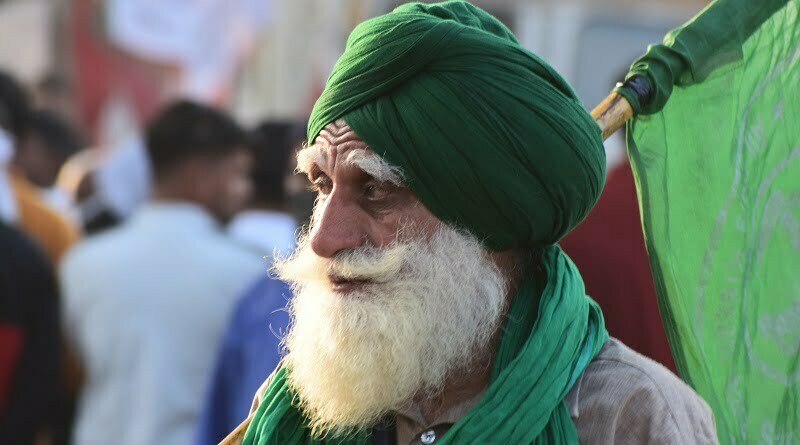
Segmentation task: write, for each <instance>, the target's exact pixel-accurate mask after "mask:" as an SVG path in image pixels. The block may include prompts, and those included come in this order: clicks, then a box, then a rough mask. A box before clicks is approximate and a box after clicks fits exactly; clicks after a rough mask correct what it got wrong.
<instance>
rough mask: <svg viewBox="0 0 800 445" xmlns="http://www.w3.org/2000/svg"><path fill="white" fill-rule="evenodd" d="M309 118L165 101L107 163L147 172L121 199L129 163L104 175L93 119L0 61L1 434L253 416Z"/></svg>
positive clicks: (37, 435) (84, 437) (136, 430)
mask: <svg viewBox="0 0 800 445" xmlns="http://www.w3.org/2000/svg"><path fill="white" fill-rule="evenodd" d="M303 128H304V127H303V125H302V124H301V123H295V122H263V123H261V124H258V125H256V126H255V127H254V128H243V127H242V126H240V125H239V124H238V123H237V122H236V121H235V120H234V119H233V118H232V117H230V116H229V115H228V114H227V113H226V112H225V111H223V110H221V109H219V108H215V107H213V106H209V105H203V104H200V103H197V102H191V101H188V100H178V101H170V102H167V103H165V104H164V105H163V106H162V107H160V108H159V110H158V112H157V113H156V114H155V115H154V116H153V117H152V118H151V119H150V120H149V121H148V122H147V123H146V125H144V127H143V131H142V137H141V141H142V142H141V144H136V145H133V146H132V147H131V148H126V149H125V150H130V153H127V152H126V153H125V159H124V162H122V164H121V165H119V166H115V165H114V164H113V162H111V163H109V161H108V160H106V161H105V162H104V163H98V164H97V165H102V166H103V168H106V166H108V165H111V166H112V167H113V168H114V169H117V170H118V171H120V172H124V171H125V170H126V169H129V168H136V165H138V164H137V162H139V163H140V164H141V165H140V167H142V168H143V169H144V170H146V172H147V177H148V178H149V180H148V182H147V184H146V185H147V192H146V193H147V197H146V198H144V200H143V202H141V203H139V204H138V205H136V206H135V210H133V211H131V212H130V214H128V215H122V214H121V212H119V211H118V210H117V209H115V208H114V206H113V205H108V203H107V201H106V200H105V199H104V197H103V194H101V193H98V191H99V188H100V187H103V186H104V184H106V182H111V183H113V182H115V181H119V180H120V179H122V180H125V179H124V178H125V174H124V173H111V174H109V173H105V174H106V175H108V176H109V177H108V178H106V179H101V178H100V176H101V175H102V174H103V173H101V170H102V169H100V168H94V169H92V168H90V167H87V166H91V163H90V162H88V161H86V159H87V158H89V157H91V156H93V155H94V156H96V154H95V153H92V152H91V150H88V149H86V148H85V146H86V144H85V143H84V142H83V137H82V135H80V134H79V132H78V131H77V130H76V129H75V128H74V127H72V126H71V125H70V123H69V122H68V121H67V120H66V119H64V118H62V117H60V116H59V115H58V113H56V112H54V111H52V110H48V109H46V108H43V107H39V106H37V105H36V104H35V103H33V101H32V100H31V97H30V94H29V91H27V90H26V89H25V87H24V86H23V85H21V84H20V83H19V82H18V81H17V80H15V79H14V78H13V77H12V76H10V75H8V74H7V73H0V153H2V161H1V162H2V164H0V165H2V169H1V170H0V193H2V195H0V196H2V198H1V199H0V204H2V217H1V218H0V246H2V256H0V345H2V348H0V351H2V361H0V365H2V367H0V414H2V417H1V418H0V443H9V444H11V443H14V444H27V443H70V442H74V443H108V442H109V440H110V439H111V438H114V442H115V443H131V444H134V443H153V442H157V443H175V444H181V443H195V442H197V443H216V442H217V441H218V440H219V439H221V438H222V437H224V435H225V433H226V432H227V431H229V430H231V429H233V427H235V426H236V424H237V423H238V421H239V420H241V419H242V418H243V417H246V413H247V408H248V403H247V402H246V400H247V399H248V398H249V397H251V396H252V394H253V393H254V392H255V390H256V389H257V388H258V386H259V385H260V384H261V382H262V380H263V378H264V376H265V375H268V374H269V372H270V371H271V370H272V369H273V368H274V367H275V365H276V364H277V358H278V341H279V336H278V335H275V333H274V332H272V331H271V330H270V329H269V326H270V319H273V318H274V324H275V329H276V330H285V328H286V325H287V323H288V320H286V316H285V314H283V313H281V312H280V309H281V308H282V306H283V304H282V303H284V302H285V300H286V298H288V297H289V294H288V291H287V290H286V288H285V287H284V286H283V285H282V284H281V283H278V282H276V281H275V280H273V279H272V278H270V276H269V274H268V273H267V271H268V269H269V266H270V259H271V258H273V256H274V255H285V254H287V253H289V252H290V251H291V249H292V247H293V246H294V242H295V241H294V240H295V232H296V230H297V227H298V222H299V219H298V217H296V216H294V215H292V214H291V213H290V211H289V207H288V206H287V193H286V185H287V182H288V181H290V179H291V176H292V170H293V165H292V159H293V151H294V150H295V149H296V148H297V146H298V144H299V142H300V139H301V135H302V133H303ZM115 156H120V155H116V154H115ZM137 158H141V159H139V161H137V160H136V159H137ZM71 164H72V165H71ZM76 170H82V171H80V172H76ZM65 177H66V179H64V178H65ZM104 181H105V182H104ZM126 186H127V184H123V185H122V187H126ZM111 187H113V185H112V186H111ZM295 201H297V200H295ZM305 213H306V214H307V211H306V212H305ZM301 218H302V216H301ZM266 294H268V295H269V296H270V297H269V298H266V299H265V298H264V295H266ZM265 301H266V302H268V303H269V304H270V305H271V306H270V307H265V306H264V302H265ZM234 314H236V316H235V317H234V318H233V322H231V317H232V316H233V315H234ZM248 319H252V320H254V322H251V323H250V324H248ZM248 329H249V331H248ZM237 339H238V340H237ZM223 340H224V343H225V344H224V346H223ZM248 342H251V343H252V344H253V345H254V346H253V347H252V348H251V347H250V346H249V344H248ZM248 354H249V357H248V358H247V363H244V358H245V356H247V355H248ZM218 355H221V357H222V358H220V359H219V361H218V359H217V356H218ZM215 363H216V365H215ZM215 369H216V370H215ZM248 373H249V374H248ZM204 398H209V401H208V402H207V403H205V402H204ZM204 406H206V408H205V410H204V408H203V407H204ZM223 411H224V412H223ZM201 414H202V416H203V418H204V419H205V420H204V422H203V423H202V424H200V423H199V422H198V419H200V416H201ZM117 435H123V436H124V437H117ZM220 435H221V436H220Z"/></svg>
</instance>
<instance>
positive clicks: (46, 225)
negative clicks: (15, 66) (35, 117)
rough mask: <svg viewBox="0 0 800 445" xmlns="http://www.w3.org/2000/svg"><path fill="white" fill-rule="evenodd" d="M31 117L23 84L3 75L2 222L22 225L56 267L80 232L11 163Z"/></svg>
mask: <svg viewBox="0 0 800 445" xmlns="http://www.w3.org/2000/svg"><path fill="white" fill-rule="evenodd" d="M28 115H29V109H28V98H27V96H26V93H25V90H24V89H23V88H22V86H21V85H19V83H18V82H17V81H16V80H15V79H14V78H12V77H11V76H9V75H8V74H6V73H1V72H0V169H2V170H3V172H2V174H1V175H0V176H2V178H0V188H3V189H4V190H3V191H0V201H3V202H2V203H1V204H0V207H1V208H2V214H0V216H2V219H3V220H5V221H6V222H8V223H10V224H12V225H16V226H18V227H19V228H20V229H21V230H22V231H23V232H25V233H27V234H28V235H29V236H30V237H31V238H33V239H34V240H35V241H36V242H37V243H38V244H39V245H40V247H41V248H42V249H43V250H44V251H45V252H46V253H47V256H48V257H49V259H50V260H51V262H52V263H53V264H57V263H58V260H59V259H60V258H61V256H62V255H63V254H64V253H65V252H66V251H67V249H69V247H70V246H71V245H72V244H74V243H75V241H77V239H78V231H77V230H76V229H75V228H74V227H73V226H72V225H71V224H70V223H69V222H68V221H67V220H66V219H65V218H63V217H61V216H60V215H59V214H58V213H57V212H56V211H54V210H52V209H50V208H49V207H48V206H47V204H46V203H45V202H44V200H43V199H42V198H41V197H40V195H39V193H38V190H37V189H36V187H35V186H34V185H33V184H31V183H30V182H29V181H28V179H27V178H25V177H24V176H23V174H22V173H21V172H19V171H17V170H15V169H14V168H12V167H11V166H10V165H9V163H10V160H11V158H12V157H13V154H14V148H15V147H16V145H17V144H18V143H19V141H21V140H22V138H23V137H24V135H25V129H26V127H27V117H28Z"/></svg>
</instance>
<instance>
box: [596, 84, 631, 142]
mask: <svg viewBox="0 0 800 445" xmlns="http://www.w3.org/2000/svg"><path fill="white" fill-rule="evenodd" d="M591 114H592V118H594V120H595V122H597V125H599V126H600V129H601V130H603V140H606V139H608V137H609V136H611V135H612V134H614V132H616V131H617V130H619V129H620V128H621V127H622V126H623V125H625V122H627V121H628V119H630V118H631V117H633V107H631V104H630V103H629V102H628V100H627V99H625V98H624V97H623V96H622V95H621V94H619V93H617V92H616V91H612V92H611V94H609V95H608V96H607V97H606V98H605V99H603V101H602V102H600V104H599V105H597V106H596V107H594V109H593V110H592V113H591Z"/></svg>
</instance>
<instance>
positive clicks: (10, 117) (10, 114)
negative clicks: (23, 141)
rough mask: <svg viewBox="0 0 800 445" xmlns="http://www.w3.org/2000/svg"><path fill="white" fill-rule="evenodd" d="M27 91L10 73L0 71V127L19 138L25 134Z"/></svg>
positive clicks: (28, 111)
mask: <svg viewBox="0 0 800 445" xmlns="http://www.w3.org/2000/svg"><path fill="white" fill-rule="evenodd" d="M29 107H30V105H29V99H28V93H27V92H26V91H25V88H24V87H23V86H22V85H21V84H20V83H19V82H18V81H17V80H16V79H15V78H14V77H13V76H11V74H9V73H7V72H5V71H0V128H2V129H4V130H6V131H7V132H9V133H11V135H12V136H13V137H14V138H16V139H20V138H22V136H23V135H24V134H25V128H26V122H27V120H28V114H29V113H30V109H29Z"/></svg>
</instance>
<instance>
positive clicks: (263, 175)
mask: <svg viewBox="0 0 800 445" xmlns="http://www.w3.org/2000/svg"><path fill="white" fill-rule="evenodd" d="M301 139H302V129H301V125H300V124H299V123H296V122H289V121H286V122H277V121H267V122H263V123H261V124H260V125H258V126H257V127H256V128H255V129H253V131H251V132H250V146H251V148H252V151H253V158H254V161H255V162H254V163H253V164H254V166H253V173H252V178H253V187H254V190H253V191H254V194H255V196H254V197H255V201H256V202H258V203H262V204H267V205H276V206H282V205H284V204H285V201H286V187H285V184H284V180H285V178H286V175H287V173H288V169H289V159H290V158H291V156H292V153H293V152H294V149H295V146H296V145H297V144H298V143H299V142H300V141H301Z"/></svg>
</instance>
